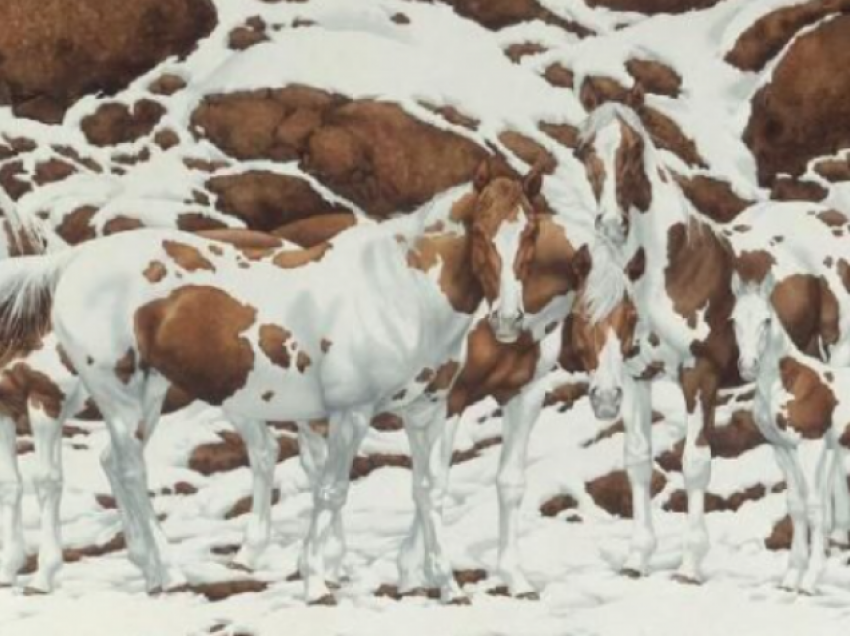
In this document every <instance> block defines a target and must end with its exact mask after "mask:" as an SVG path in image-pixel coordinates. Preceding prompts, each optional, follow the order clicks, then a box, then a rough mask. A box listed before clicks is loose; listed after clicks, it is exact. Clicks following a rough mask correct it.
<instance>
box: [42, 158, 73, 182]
mask: <svg viewBox="0 0 850 636" xmlns="http://www.w3.org/2000/svg"><path fill="white" fill-rule="evenodd" d="M76 171H77V169H76V168H74V166H72V165H71V164H70V163H68V162H67V161H62V160H61V159H48V160H47V161H42V162H41V163H39V164H38V165H37V166H36V167H35V175H34V176H33V178H32V180H33V182H34V183H36V184H38V185H44V184H45V183H53V182H54V181H61V180H62V179H66V178H68V177H70V176H71V175H72V174H74V173H75V172H76Z"/></svg>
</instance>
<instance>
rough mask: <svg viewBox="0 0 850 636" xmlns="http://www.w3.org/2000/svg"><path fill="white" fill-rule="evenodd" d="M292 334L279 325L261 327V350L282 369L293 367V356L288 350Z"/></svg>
mask: <svg viewBox="0 0 850 636" xmlns="http://www.w3.org/2000/svg"><path fill="white" fill-rule="evenodd" d="M291 337H292V333H291V332H289V331H287V330H286V329H284V328H283V327H281V326H279V325H261V326H260V350H261V351H262V352H263V353H264V354H266V357H267V358H268V359H269V360H271V361H272V363H273V364H276V365H277V366H279V367H281V368H282V369H289V367H290V366H292V356H291V355H289V350H288V349H287V348H286V343H287V341H288V340H289V339H290V338H291Z"/></svg>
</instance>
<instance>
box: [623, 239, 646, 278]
mask: <svg viewBox="0 0 850 636" xmlns="http://www.w3.org/2000/svg"><path fill="white" fill-rule="evenodd" d="M645 271H646V252H644V250H643V248H642V247H640V248H638V250H637V252H635V255H634V256H632V258H631V260H630V261H629V263H628V265H626V274H627V275H628V277H629V280H630V281H632V282H635V281H637V280H639V279H640V277H641V276H643V274H644V272H645Z"/></svg>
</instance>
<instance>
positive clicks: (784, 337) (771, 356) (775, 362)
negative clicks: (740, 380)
mask: <svg viewBox="0 0 850 636" xmlns="http://www.w3.org/2000/svg"><path fill="white" fill-rule="evenodd" d="M795 353H796V347H795V346H794V343H793V342H792V341H791V337H790V336H789V335H788V333H787V332H786V331H785V327H783V326H782V323H781V322H780V320H779V317H778V316H777V315H776V314H775V313H774V314H773V320H771V324H770V330H769V331H768V334H767V345H766V347H765V351H764V355H763V357H762V363H761V364H762V368H763V369H765V371H764V372H763V373H760V374H759V377H758V380H757V381H756V385H757V387H758V389H759V391H760V392H762V393H764V394H769V393H770V391H771V390H772V389H773V386H774V385H775V383H776V381H777V380H779V379H780V363H781V361H782V359H783V358H785V357H787V356H794V357H796V356H795Z"/></svg>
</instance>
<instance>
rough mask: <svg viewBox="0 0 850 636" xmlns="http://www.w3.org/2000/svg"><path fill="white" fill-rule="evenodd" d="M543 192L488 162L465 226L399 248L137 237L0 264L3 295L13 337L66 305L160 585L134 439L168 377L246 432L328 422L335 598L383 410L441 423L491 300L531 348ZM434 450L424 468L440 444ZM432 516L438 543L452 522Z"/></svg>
mask: <svg viewBox="0 0 850 636" xmlns="http://www.w3.org/2000/svg"><path fill="white" fill-rule="evenodd" d="M539 188H540V174H539V172H533V173H532V174H531V175H529V177H527V178H526V179H525V180H524V181H520V180H517V179H509V178H505V177H497V178H492V179H491V174H490V171H489V169H488V168H487V167H482V168H481V169H479V170H478V171H477V173H476V175H475V179H474V187H473V191H472V192H471V193H470V194H469V195H468V196H466V197H464V198H463V199H462V200H461V201H460V202H456V203H457V210H456V212H457V218H459V219H460V220H461V221H462V224H461V225H462V227H463V231H461V232H457V231H449V232H434V233H428V232H426V233H421V234H419V235H415V236H410V237H405V236H395V237H394V236H391V235H389V234H388V233H387V232H384V231H379V230H373V229H371V228H369V227H363V228H353V229H352V230H350V231H348V232H346V233H344V234H343V235H341V236H340V237H339V238H338V239H337V240H335V241H332V242H330V243H327V244H322V245H321V246H319V247H317V248H313V249H309V250H303V251H295V252H293V251H291V250H264V251H260V252H257V251H254V252H247V251H240V250H238V249H236V248H232V247H230V246H225V245H222V244H220V243H215V242H212V241H209V240H205V239H202V238H199V237H196V236H193V235H188V234H185V233H181V232H175V231H158V230H152V231H147V230H139V231H138V232H133V233H126V234H123V235H122V234H118V235H115V236H112V237H108V238H105V239H103V240H100V241H97V242H94V243H90V244H84V245H82V246H79V247H75V248H73V249H69V250H65V251H62V252H58V253H56V254H53V255H45V256H34V257H21V258H17V259H13V260H10V261H7V262H5V263H3V264H2V266H0V300H2V301H3V302H10V303H12V304H11V307H12V311H11V312H10V313H9V314H8V315H7V317H6V318H7V319H6V320H5V321H4V324H3V327H2V331H3V335H4V336H6V338H8V337H9V336H11V335H13V334H15V333H16V332H18V333H21V332H22V333H23V334H24V335H26V333H27V331H28V330H29V329H34V328H35V327H34V326H33V325H35V324H36V323H35V322H34V321H32V320H29V319H30V318H32V317H33V316H35V315H38V313H39V312H40V311H44V305H45V303H46V302H51V303H52V311H51V322H52V324H53V327H54V330H55V332H56V334H57V336H58V339H59V342H60V343H61V344H62V346H63V349H64V350H65V351H66V353H67V355H68V357H69V359H70V360H71V362H72V364H73V365H74V367H75V368H76V369H77V371H78V373H79V374H80V377H81V378H82V380H83V382H84V383H85V385H86V387H87V389H88V391H89V393H90V394H91V395H92V397H93V398H94V400H95V402H96V403H97V404H98V406H99V408H100V410H101V412H102V414H103V415H104V417H105V420H106V423H107V426H108V427H109V429H110V433H111V440H112V447H111V449H110V452H109V453H107V454H106V456H105V458H104V460H103V463H104V467H105V468H106V470H107V473H108V475H109V476H110V481H111V485H112V487H113V489H114V492H115V494H116V499H117V500H118V502H119V508H120V510H121V511H122V515H123V517H124V521H125V526H126V527H127V529H128V531H127V538H128V544H135V545H137V546H141V549H139V548H136V549H135V554H134V550H133V549H131V558H133V559H134V561H135V562H136V564H137V565H139V567H140V568H141V569H142V573H143V575H144V576H145V581H146V585H147V588H148V590H149V591H157V590H160V589H169V588H172V587H175V586H179V585H181V584H182V583H183V581H184V578H183V576H182V573H181V572H180V571H179V568H177V567H176V566H175V564H174V562H173V559H172V557H171V555H170V554H169V549H168V548H169V546H168V544H167V540H166V539H165V536H164V535H163V533H162V531H161V529H160V527H159V524H158V522H157V521H156V519H155V516H154V515H153V514H152V509H151V504H150V501H149V500H148V499H147V496H146V492H145V481H146V474H145V467H144V463H143V461H142V458H141V455H140V450H141V449H140V444H139V441H138V440H137V439H136V438H135V435H134V433H135V430H136V428H137V426H138V425H139V423H142V422H143V423H144V425H145V426H147V427H152V426H153V424H154V422H155V420H156V419H157V418H158V415H159V410H160V407H161V404H162V399H163V396H164V394H165V390H166V389H167V387H168V385H169V383H171V384H175V385H177V386H179V387H181V388H183V389H184V390H186V391H187V392H188V393H189V394H190V395H193V396H196V397H198V398H200V399H202V400H203V401H205V402H207V403H210V404H213V405H218V406H221V407H222V409H223V411H224V412H225V414H226V415H227V416H228V418H229V419H230V420H231V421H234V422H239V421H246V420H263V421H268V420H310V419H316V418H320V417H324V416H329V420H330V431H329V446H328V461H327V462H326V464H325V467H324V470H323V471H322V475H321V478H320V484H319V485H318V487H317V488H316V489H315V491H314V504H315V508H314V512H313V519H312V522H311V526H310V531H309V534H308V537H307V541H306V542H305V553H306V556H305V563H306V565H307V576H306V577H305V596H306V598H307V600H308V601H309V602H328V601H329V600H330V599H332V598H333V597H332V596H331V595H330V592H329V591H328V589H327V586H326V584H325V580H324V564H323V562H322V555H321V553H320V551H319V550H318V547H317V546H318V544H319V543H320V542H319V541H318V537H320V536H322V535H323V534H324V533H325V531H326V529H327V524H328V521H329V520H330V518H331V517H332V515H333V512H334V511H335V510H339V509H340V508H341V507H342V505H343V503H344V501H345V499H346V496H347V489H348V483H347V481H348V471H349V467H350V464H351V461H352V459H353V455H354V453H355V452H356V449H357V447H358V446H359V443H360V441H361V440H362V437H363V434H364V433H365V430H366V427H367V426H368V423H369V420H370V418H371V416H372V415H373V414H374V413H375V412H376V408H388V407H395V408H401V407H405V408H406V409H407V422H408V423H410V425H412V426H414V427H415V428H423V429H427V427H428V426H429V425H430V424H431V422H432V421H433V420H434V419H436V418H435V417H434V414H435V412H437V411H438V407H437V406H434V405H435V404H439V400H438V401H436V402H435V401H434V400H433V399H432V396H433V395H438V394H439V393H440V392H441V391H442V390H443V387H444V386H449V385H450V383H451V380H452V379H453V376H454V374H455V373H456V369H457V364H456V362H455V358H456V357H457V356H458V355H459V353H460V349H461V348H462V346H463V343H464V339H465V336H466V333H467V331H468V330H469V328H470V326H471V322H472V317H473V316H474V314H475V311H476V310H477V309H478V307H479V305H481V304H482V303H486V304H487V305H488V307H489V313H488V320H489V321H490V323H491V325H492V326H493V329H494V332H495V334H496V337H497V338H498V339H500V340H503V341H512V340H515V339H516V338H518V337H519V333H520V331H521V329H522V326H523V320H524V310H523V307H522V292H523V281H524V280H525V278H526V277H527V275H528V263H529V262H530V256H532V255H533V245H534V241H535V239H536V236H537V233H538V231H539V220H538V218H537V215H536V213H535V212H534V210H533V209H532V208H531V204H530V203H529V199H530V198H533V196H535V195H536V194H537V191H539ZM104 263H109V264H110V267H109V268H108V269H106V268H104V267H103V264H104ZM269 290H274V293H270V291H269ZM198 325H202V329H201V330H200V332H201V333H199V330H198ZM237 426H238V424H237ZM423 437H424V436H423ZM422 442H423V444H422V445H423V448H422V449H420V452H418V453H414V456H415V459H418V460H422V459H423V456H424V453H423V451H427V450H429V449H428V448H426V447H427V445H428V440H427V439H422ZM426 512H427V511H426ZM423 518H425V520H426V521H425V525H426V529H427V532H428V534H429V539H430V538H433V537H434V536H435V533H436V532H439V528H436V527H435V526H436V525H438V524H439V520H438V519H435V518H434V517H433V516H431V517H428V515H427V514H425V515H423ZM448 578H450V575H449V577H448Z"/></svg>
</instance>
